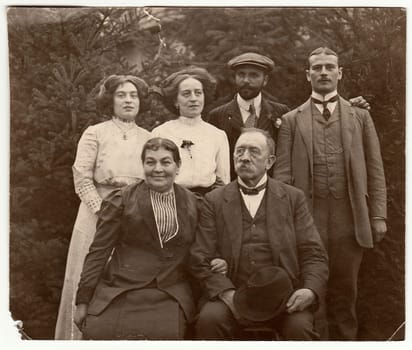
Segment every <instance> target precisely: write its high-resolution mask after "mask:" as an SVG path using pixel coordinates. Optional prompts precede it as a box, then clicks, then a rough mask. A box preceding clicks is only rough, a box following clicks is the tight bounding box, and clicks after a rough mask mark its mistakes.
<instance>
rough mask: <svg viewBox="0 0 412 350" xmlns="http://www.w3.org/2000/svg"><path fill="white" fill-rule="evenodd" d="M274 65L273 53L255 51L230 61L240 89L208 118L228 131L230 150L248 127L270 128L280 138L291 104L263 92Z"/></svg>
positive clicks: (230, 66)
mask: <svg viewBox="0 0 412 350" xmlns="http://www.w3.org/2000/svg"><path fill="white" fill-rule="evenodd" d="M274 66H275V64H274V62H273V61H272V60H271V59H270V58H269V57H266V56H263V55H260V54H258V53H254V52H246V53H243V54H241V55H239V56H236V57H234V58H232V59H231V60H230V61H229V62H228V67H229V68H230V69H232V70H234V72H235V84H236V90H237V93H236V95H235V97H234V99H233V100H232V101H230V102H228V103H226V104H224V105H222V106H219V107H217V108H215V109H213V110H212V111H211V112H210V113H209V116H208V122H209V123H211V124H213V125H215V126H216V127H218V128H219V129H222V130H224V131H225V132H226V134H227V137H228V139H229V147H230V154H233V150H234V147H235V143H236V140H237V139H238V137H239V135H240V132H241V129H242V128H244V127H256V128H259V129H262V130H266V131H268V132H269V134H270V135H271V137H272V138H273V140H274V141H275V142H276V138H277V130H278V128H279V126H280V122H281V119H280V117H281V116H282V115H283V114H285V113H287V112H288V111H289V108H288V107H287V106H286V105H284V104H280V103H276V102H274V101H271V100H269V99H268V98H266V97H264V96H262V89H263V88H264V87H265V86H266V84H267V82H268V79H269V73H270V72H271V71H272V70H273V68H274ZM230 165H231V166H230V173H231V179H232V180H233V179H234V178H235V177H236V174H235V171H234V166H233V161H231V164H230Z"/></svg>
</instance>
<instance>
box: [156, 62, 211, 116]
mask: <svg viewBox="0 0 412 350" xmlns="http://www.w3.org/2000/svg"><path fill="white" fill-rule="evenodd" d="M188 78H193V79H196V80H198V81H200V82H201V83H202V87H203V93H204V96H205V105H207V104H208V103H209V102H211V101H212V100H213V98H214V95H215V89H216V79H215V78H214V77H212V76H211V75H210V74H209V72H208V71H207V70H206V69H204V68H200V67H195V66H190V67H187V68H184V69H182V70H180V71H178V72H175V73H173V74H171V75H169V76H168V77H167V78H166V79H165V80H163V82H162V83H161V89H162V96H163V103H164V105H165V107H166V108H167V109H168V110H169V111H171V112H172V113H173V114H175V115H179V111H178V109H177V108H176V99H177V94H178V91H179V85H180V83H181V82H182V81H183V80H186V79H188Z"/></svg>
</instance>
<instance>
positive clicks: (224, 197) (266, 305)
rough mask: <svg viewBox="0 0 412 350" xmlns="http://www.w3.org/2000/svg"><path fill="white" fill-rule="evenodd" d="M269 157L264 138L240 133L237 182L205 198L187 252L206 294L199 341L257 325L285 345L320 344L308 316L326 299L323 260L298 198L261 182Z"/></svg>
mask: <svg viewBox="0 0 412 350" xmlns="http://www.w3.org/2000/svg"><path fill="white" fill-rule="evenodd" d="M274 154H275V145H274V142H273V139H272V138H271V137H270V135H269V134H268V133H267V132H265V131H263V130H260V129H255V128H249V129H244V130H243V133H242V134H241V135H240V137H239V139H238V140H237V142H236V146H235V150H234V164H235V170H236V173H237V176H238V178H237V179H236V180H235V181H233V182H231V183H230V184H228V185H226V186H224V187H222V188H219V189H216V190H214V191H212V192H210V193H208V194H207V195H206V197H205V203H204V208H203V210H202V212H201V214H200V221H199V228H198V232H197V235H196V240H195V242H194V244H193V246H192V248H191V252H190V254H191V256H190V269H191V272H192V274H193V275H194V276H195V277H196V278H197V280H198V281H199V282H200V284H201V286H202V289H203V290H204V292H205V294H204V296H203V297H202V300H201V302H200V305H201V306H202V307H201V310H200V313H199V315H198V319H197V322H196V325H195V331H196V338H197V339H215V340H219V339H221V340H224V339H237V338H238V336H239V334H240V331H241V329H242V328H243V327H245V326H253V325H259V324H262V325H263V324H264V325H266V326H267V325H270V326H271V327H272V328H273V329H275V330H276V331H277V332H278V333H279V334H280V336H281V337H282V339H285V340H315V339H318V338H319V335H318V334H317V333H316V331H315V330H314V322H313V321H314V318H313V312H314V311H315V309H316V305H317V301H318V300H321V298H322V297H323V295H324V293H325V287H326V283H327V279H328V261H327V255H326V252H325V249H324V247H323V245H322V242H321V239H320V237H319V234H318V231H317V230H316V227H315V225H314V222H313V219H312V216H311V214H310V212H309V210H308V207H307V205H306V201H305V197H304V194H303V192H301V191H300V190H298V189H296V188H293V187H291V186H288V185H286V184H283V183H281V182H278V181H276V180H274V179H272V178H270V177H268V176H267V174H266V172H267V170H268V169H270V168H271V166H272V165H273V163H274V162H275V156H274ZM216 258H219V259H221V260H219V259H216ZM222 260H223V263H222ZM225 265H227V266H225Z"/></svg>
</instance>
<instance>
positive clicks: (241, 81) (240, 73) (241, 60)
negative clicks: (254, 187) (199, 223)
mask: <svg viewBox="0 0 412 350" xmlns="http://www.w3.org/2000/svg"><path fill="white" fill-rule="evenodd" d="M227 65H228V67H229V68H230V69H231V70H233V71H234V73H235V85H236V92H237V93H236V95H235V97H234V98H233V99H232V100H231V101H230V102H228V103H226V104H224V105H222V106H219V107H216V108H215V109H213V110H212V111H210V113H209V115H208V116H207V118H206V121H208V122H209V123H211V124H213V125H214V126H216V127H218V128H219V129H222V130H224V131H225V132H226V135H227V137H228V140H229V148H230V154H233V150H234V147H235V143H236V140H237V139H238V137H239V135H240V133H241V129H242V128H249V127H256V128H259V129H262V130H266V131H267V132H269V134H270V135H271V137H272V138H273V140H274V141H275V143H276V142H277V135H278V130H279V128H280V125H281V123H282V119H281V117H282V115H283V114H285V113H287V112H289V110H290V109H289V107H288V106H286V105H284V104H281V103H277V102H274V101H272V100H270V99H268V98H267V97H265V96H263V95H262V90H263V88H264V87H265V86H266V84H267V82H268V80H269V74H270V73H271V72H272V70H273V68H274V66H275V64H274V62H273V61H272V60H271V59H270V58H269V57H266V56H263V55H261V54H258V53H255V52H246V53H243V54H241V55H239V56H236V57H234V58H232V59H231V60H229V62H228V64H227ZM350 102H351V104H353V105H355V106H357V107H360V108H369V103H368V102H367V101H366V100H365V99H363V98H362V97H361V96H358V97H355V98H352V99H350ZM230 176H231V180H233V179H235V178H236V173H235V171H234V166H233V161H232V160H231V162H230Z"/></svg>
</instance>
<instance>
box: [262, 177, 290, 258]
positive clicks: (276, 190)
mask: <svg viewBox="0 0 412 350" xmlns="http://www.w3.org/2000/svg"><path fill="white" fill-rule="evenodd" d="M266 191H267V192H266V196H267V197H266V229H267V233H268V238H269V242H270V246H271V247H272V254H273V259H274V260H273V261H274V262H275V263H277V262H278V260H279V257H280V247H281V246H283V244H282V242H283V241H284V238H285V237H284V229H283V228H284V226H285V218H286V212H287V210H288V206H287V203H286V202H285V200H284V199H283V197H284V195H285V193H284V192H283V191H282V189H281V188H280V187H279V186H278V185H277V184H276V182H275V181H273V180H271V179H268V186H267V190H266Z"/></svg>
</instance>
